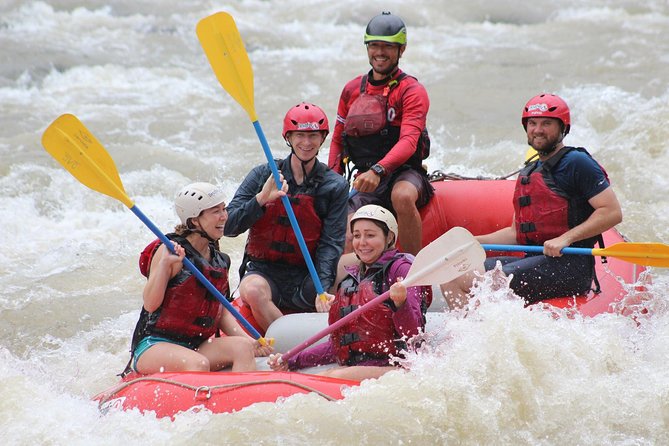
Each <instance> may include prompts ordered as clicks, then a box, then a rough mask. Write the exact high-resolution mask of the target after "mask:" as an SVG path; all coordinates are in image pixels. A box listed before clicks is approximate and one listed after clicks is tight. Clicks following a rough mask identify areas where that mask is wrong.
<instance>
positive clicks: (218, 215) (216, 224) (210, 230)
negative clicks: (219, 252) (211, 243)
mask: <svg viewBox="0 0 669 446" xmlns="http://www.w3.org/2000/svg"><path fill="white" fill-rule="evenodd" d="M191 221H192V222H193V225H194V226H195V227H196V228H198V229H201V230H202V231H204V232H206V233H207V235H208V236H209V237H211V238H212V239H213V240H218V239H219V238H221V237H223V229H224V228H225V222H226V221H228V211H227V209H226V208H225V203H221V204H219V205H217V206H214V207H212V208H209V209H205V210H204V211H202V212H201V213H200V215H198V216H197V217H196V218H193V219H192V220H191Z"/></svg>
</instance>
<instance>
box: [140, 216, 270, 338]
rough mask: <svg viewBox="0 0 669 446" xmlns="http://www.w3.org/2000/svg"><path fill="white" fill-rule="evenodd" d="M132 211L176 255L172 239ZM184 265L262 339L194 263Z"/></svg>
mask: <svg viewBox="0 0 669 446" xmlns="http://www.w3.org/2000/svg"><path fill="white" fill-rule="evenodd" d="M130 210H131V211H132V212H133V213H134V214H135V215H136V216H137V217H139V219H140V220H142V222H143V223H144V224H145V225H146V226H147V227H148V228H149V229H150V230H151V231H152V232H153V233H154V234H156V237H158V239H160V241H161V242H163V244H164V245H165V246H167V248H168V249H169V250H170V252H171V253H172V254H174V253H175V252H174V246H172V242H171V241H170V239H168V238H167V237H166V236H165V234H163V233H162V231H161V230H160V229H158V227H157V226H156V225H154V224H153V222H152V221H151V220H149V219H148V218H147V216H146V215H144V213H143V212H142V211H140V210H139V208H138V207H137V206H133V207H131V208H130ZM183 264H184V266H185V267H186V268H187V269H188V270H189V271H190V272H192V273H193V274H194V275H195V277H196V278H197V280H199V281H200V283H201V284H202V285H204V286H205V288H207V290H209V292H210V293H211V294H213V295H214V296H216V298H217V299H218V300H219V301H220V302H221V303H222V304H223V306H224V307H225V308H226V309H227V310H228V311H229V312H230V313H232V315H233V316H234V317H235V319H237V320H238V321H239V323H240V324H242V326H243V327H244V328H245V329H246V330H247V331H248V332H249V333H251V336H253V337H254V338H255V339H258V338H260V333H258V330H256V329H255V328H254V327H253V325H251V324H250V323H249V322H248V321H247V320H246V319H244V316H242V315H241V314H239V312H238V311H237V310H236V309H235V307H233V306H232V304H231V303H230V302H228V299H226V298H225V296H223V294H221V292H220V291H219V290H218V289H216V287H215V286H214V285H213V284H212V283H211V282H210V281H209V280H207V278H206V277H204V274H202V272H200V270H199V269H197V267H196V266H195V265H193V262H191V261H190V260H188V259H187V258H186V257H184V259H183Z"/></svg>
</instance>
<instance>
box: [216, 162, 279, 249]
mask: <svg viewBox="0 0 669 446" xmlns="http://www.w3.org/2000/svg"><path fill="white" fill-rule="evenodd" d="M281 180H282V181H283V187H282V189H281V190H280V191H279V190H277V188H276V182H275V181H274V177H272V173H271V171H270V169H269V166H267V165H262V166H257V167H255V168H253V170H251V172H249V174H248V175H247V176H246V178H244V181H242V184H240V185H239V188H238V189H237V192H235V196H234V197H233V198H232V201H230V204H229V205H228V206H227V210H228V221H226V222H225V236H226V237H237V236H238V235H239V234H241V233H243V232H245V231H247V230H248V229H249V228H250V227H251V226H253V224H254V223H255V222H256V221H258V220H259V219H260V217H262V216H263V214H264V212H265V211H264V210H263V206H264V205H265V204H266V203H268V202H270V201H274V200H277V199H279V198H281V197H282V196H283V195H285V194H286V191H287V190H288V184H287V183H286V181H285V180H284V179H283V176H281Z"/></svg>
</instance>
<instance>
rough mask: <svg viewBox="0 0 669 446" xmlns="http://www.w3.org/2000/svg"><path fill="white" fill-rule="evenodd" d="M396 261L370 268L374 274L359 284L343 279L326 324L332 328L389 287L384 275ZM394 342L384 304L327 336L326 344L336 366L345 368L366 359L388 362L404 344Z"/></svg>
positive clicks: (389, 313) (388, 311)
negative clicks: (330, 346)
mask: <svg viewBox="0 0 669 446" xmlns="http://www.w3.org/2000/svg"><path fill="white" fill-rule="evenodd" d="M400 255H402V254H400ZM398 258H399V257H398V256H396V257H395V258H393V259H392V260H390V261H389V262H388V263H386V264H384V265H376V266H372V267H370V268H375V269H376V271H375V272H373V273H372V274H371V275H367V276H366V277H365V278H364V279H363V280H362V282H360V283H358V281H357V279H356V278H355V277H353V276H352V275H349V276H347V277H346V278H345V279H344V280H343V281H342V282H341V284H340V285H339V289H338V291H337V296H336V297H335V300H334V302H333V303H332V306H331V307H330V314H329V318H328V323H329V324H330V325H332V324H333V323H335V322H336V321H338V320H339V319H341V318H342V317H344V316H346V315H347V314H349V313H351V312H352V311H354V310H355V309H356V308H358V307H360V306H362V305H364V304H365V303H367V302H369V301H370V300H372V299H374V298H375V297H376V296H378V295H379V294H381V293H383V292H385V291H387V290H388V289H389V288H390V285H389V283H388V280H387V277H386V271H387V269H388V268H389V267H390V265H392V263H393V262H394V261H395V260H397V259H398ZM398 338H399V335H398V333H397V332H396V331H395V326H394V324H393V310H392V309H391V307H390V305H389V304H387V303H385V302H384V303H383V304H382V305H379V306H377V307H376V308H374V309H373V310H370V311H367V312H366V313H364V314H363V315H361V316H360V317H358V318H357V319H356V320H354V321H353V322H351V323H349V324H346V325H344V326H343V327H341V328H339V329H338V330H335V331H333V332H332V333H331V334H330V342H332V344H333V345H334V346H335V348H336V350H337V362H338V363H339V364H341V365H349V366H351V365H356V364H358V363H360V362H362V361H366V360H369V359H386V360H389V359H390V357H391V356H396V355H398V353H399V352H400V351H401V350H402V349H405V348H406V343H405V342H403V341H401V340H399V339H398Z"/></svg>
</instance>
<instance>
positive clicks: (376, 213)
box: [351, 204, 397, 246]
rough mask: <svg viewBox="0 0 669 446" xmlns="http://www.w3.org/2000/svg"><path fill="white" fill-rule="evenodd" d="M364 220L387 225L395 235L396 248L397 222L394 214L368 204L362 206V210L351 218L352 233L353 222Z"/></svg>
mask: <svg viewBox="0 0 669 446" xmlns="http://www.w3.org/2000/svg"><path fill="white" fill-rule="evenodd" d="M363 219H364V220H376V221H380V222H381V223H383V224H385V225H386V227H387V228H388V230H389V231H390V232H392V233H393V236H394V238H395V240H394V241H393V246H395V242H397V220H395V216H394V215H393V213H392V212H390V211H389V210H388V209H386V208H384V207H381V206H377V205H375V204H367V205H365V206H362V207H361V208H360V209H358V210H357V211H355V214H353V217H351V231H353V222H354V221H356V220H363Z"/></svg>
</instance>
